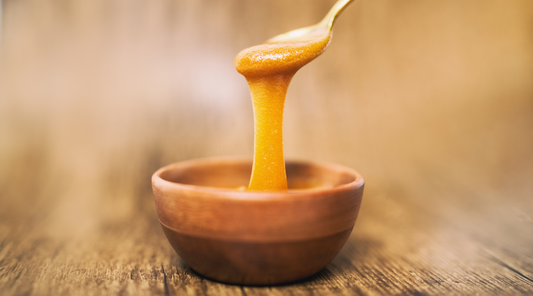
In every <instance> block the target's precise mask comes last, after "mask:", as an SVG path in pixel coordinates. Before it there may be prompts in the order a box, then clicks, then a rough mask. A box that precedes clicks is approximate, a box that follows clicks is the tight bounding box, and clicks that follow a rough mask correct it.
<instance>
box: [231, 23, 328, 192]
mask: <svg viewBox="0 0 533 296" xmlns="http://www.w3.org/2000/svg"><path fill="white" fill-rule="evenodd" d="M330 36H331V35H330V34H329V33H327V34H324V35H322V36H319V37H317V38H313V39H311V40H306V41H299V42H290V43H274V44H262V45H257V46H254V47H250V48H247V49H245V50H243V51H241V52H240V53H239V54H238V55H237V57H236V58H235V68H236V69H237V71H238V72H239V73H241V74H242V75H243V76H244V77H246V80H247V81H248V85H249V87H250V93H251V95H252V102H253V109H254V127H255V131H254V159H253V168H252V176H251V178H250V183H249V185H248V190H252V191H283V190H287V189H288V187H287V176H286V173H285V159H284V157H283V109H284V106H285V96H286V94H287V89H288V87H289V84H290V82H291V80H292V77H293V76H294V74H295V73H296V72H297V71H298V70H299V69H300V68H301V67H303V66H304V65H306V64H307V63H309V62H310V61H312V60H314V59H315V58H316V57H318V56H319V55H320V54H321V53H322V52H324V50H325V49H326V47H327V45H328V43H329V41H330Z"/></svg>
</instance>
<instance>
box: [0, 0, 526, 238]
mask: <svg viewBox="0 0 533 296" xmlns="http://www.w3.org/2000/svg"><path fill="white" fill-rule="evenodd" d="M334 2H335V1H333V0H327V1H326V0H323V1H318V0H313V1H309V0H291V1H286V0H275V1H274V0H262V1H245V0H227V1H209V0H199V1H179V0H157V1H144V0H92V1H71V0H24V1H14V0H4V1H2V24H1V46H0V75H1V76H0V83H1V85H0V95H1V97H0V202H1V206H0V217H2V218H1V221H2V223H1V225H2V226H0V235H1V234H2V233H7V232H8V230H7V229H8V228H9V229H10V228H11V227H14V225H17V223H18V222H21V221H26V220H27V219H33V220H32V221H39V222H38V223H36V224H33V227H37V228H39V229H41V230H42V231H44V232H47V231H48V232H49V234H48V235H51V236H58V237H61V236H62V235H67V236H71V235H73V234H76V233H77V234H79V233H87V232H88V231H90V230H92V229H95V228H97V227H98V226H99V225H100V226H101V225H103V224H102V223H104V224H105V223H107V224H105V225H113V223H118V222H121V221H128V220H131V219H132V218H135V217H136V215H138V213H139V212H144V211H146V212H147V213H148V212H149V213H150V217H151V219H154V211H153V205H152V203H153V202H152V200H151V198H150V196H151V188H150V176H151V174H152V173H153V172H154V171H155V170H156V169H157V168H158V167H160V166H163V165H166V164H169V163H172V162H176V161H180V160H185V159H191V158H198V157H206V156H218V155H248V156H250V157H251V156H252V150H253V114H252V108H251V102H250V95H249V93H248V88H247V84H246V81H245V79H244V78H243V77H242V76H240V75H239V74H238V73H237V72H236V71H235V69H234V67H233V59H234V57H235V55H236V54H237V53H238V52H239V51H240V50H242V49H244V48H246V47H249V46H252V45H256V44H259V43H262V42H263V41H265V40H266V39H268V38H270V37H272V36H274V35H277V34H280V33H283V32H286V31H289V30H292V29H295V28H299V27H302V26H307V25H311V24H314V23H316V22H318V21H319V20H320V19H321V18H322V17H323V16H324V15H325V14H326V12H327V11H328V10H329V8H330V7H331V6H332V5H333V3H334ZM284 139H285V142H284V145H285V153H286V157H287V158H298V159H313V160H323V161H331V162H336V163H340V164H343V165H347V166H350V167H352V168H355V169H356V170H358V171H359V172H360V173H361V174H363V176H364V177H365V179H366V183H367V187H366V190H367V191H366V192H367V193H366V194H367V197H368V199H366V200H365V204H364V205H363V213H364V212H365V211H372V208H373V206H375V208H376V211H378V210H377V207H378V206H379V205H378V204H377V203H376V201H379V200H380V196H381V201H383V200H384V199H387V200H391V201H390V202H391V203H394V204H396V205H397V207H396V208H395V209H397V208H399V209H401V207H402V206H401V205H402V204H407V203H410V204H415V205H422V206H426V207H435V208H438V207H439V205H441V204H442V203H444V201H443V200H442V199H443V196H444V197H447V198H456V199H457V203H455V204H454V206H457V205H461V206H464V207H466V208H468V207H472V208H475V207H483V206H485V205H487V204H488V205H487V207H489V206H490V205H491V203H490V201H491V200H504V199H505V200H509V202H513V209H516V210H517V211H520V209H523V207H524V206H529V207H530V209H531V206H532V203H533V201H532V200H533V198H531V194H532V192H533V153H532V151H533V2H532V1H530V0H511V1H499V0H485V1H478V0H448V1H423V0H402V1H390V0H388V1H387V0H372V1H368V0H359V1H356V2H355V3H353V4H351V5H350V6H349V7H348V8H347V9H346V10H345V11H344V12H343V14H342V15H341V17H340V18H339V19H338V22H337V24H336V28H335V32H334V37H333V41H332V43H331V45H330V47H329V48H328V50H327V51H326V52H325V53H324V54H323V55H322V56H321V57H320V58H318V59H317V60H315V61H314V62H312V63H311V64H309V65H308V66H306V67H304V68H303V69H302V70H300V71H299V72H298V73H297V75H296V76H295V78H294V80H293V82H292V84H291V86H290V88H289V93H288V97H287V101H286V109H285V130H284ZM450 184H454V185H453V187H454V189H453V192H449V191H450V189H449V187H448V186H449V185H450ZM458 191H460V192H461V194H460V195H457V196H461V199H460V200H459V197H454V196H456V195H454V192H455V193H456V192H458ZM391 192H395V194H392V195H391V194H389V193H391ZM399 192H400V193H401V194H399ZM435 192H441V193H443V194H441V195H435V194H434V193H435ZM444 193H446V194H444ZM448 195H449V196H448ZM383 196H385V197H383ZM395 198H396V200H394V199H395ZM373 200H374V201H373ZM381 205H383V203H381ZM365 207H366V208H365ZM145 208H146V209H147V210H144V209H145ZM379 211H381V210H379ZM396 212H397V211H396ZM22 213H24V214H22ZM400 213H401V210H400ZM523 214H525V215H526V218H527V217H529V218H528V219H532V218H531V215H530V212H526V213H523ZM527 215H529V216H527ZM102 221H104V222H102ZM154 221H155V220H154ZM532 221H533V220H532ZM74 224H75V225H74ZM36 225H39V226H36ZM2 229H3V230H2ZM84 229H85V230H84ZM2 231H3V232H2ZM84 231H85V232H84Z"/></svg>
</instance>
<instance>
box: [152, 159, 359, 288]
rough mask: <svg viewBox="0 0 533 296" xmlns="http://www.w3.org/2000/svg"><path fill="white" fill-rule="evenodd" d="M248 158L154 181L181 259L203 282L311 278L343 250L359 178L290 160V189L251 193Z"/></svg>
mask: <svg viewBox="0 0 533 296" xmlns="http://www.w3.org/2000/svg"><path fill="white" fill-rule="evenodd" d="M251 169H252V161H251V160H250V159H243V158H208V159H199V160H191V161H185V162H180V163H175V164H172V165H169V166H166V167H164V168H161V169H160V170H158V171H157V172H156V173H155V174H154V175H153V177H152V186H153V191H154V198H155V204H156V208H157V215H158V216H159V221H160V223H161V226H162V227H163V231H164V232H165V235H166V236H167V238H168V240H169V242H170V244H171V245H172V247H173V248H174V250H176V252H177V253H178V255H179V256H180V257H181V259H182V260H183V261H184V262H185V263H186V264H187V265H189V267H191V268H192V269H194V270H195V271H196V272H198V273H199V274H202V275H204V276H206V277H208V278H211V279H214V280H217V281H221V282H226V283H232V284H244V285H271V284H281V283H287V282H292V281H296V280H300V279H304V278H306V277H309V276H311V275H313V274H315V273H317V272H318V271H320V270H321V269H322V268H324V267H325V266H326V265H327V264H328V263H329V262H330V261H331V260H333V258H334V257H335V256H336V255H337V253H338V252H339V251H340V249H341V248H342V246H343V245H344V243H345V242H346V240H347V239H348V237H349V236H350V233H351V231H352V228H353V226H354V224H355V220H356V219H357V214H358V212H359V208H360V206H361V198H362V196H363V187H364V181H363V178H362V177H361V176H360V175H359V174H358V173H357V172H355V171H354V170H352V169H349V168H346V167H342V166H338V165H333V164H326V163H315V162H297V161H288V162H287V163H286V169H287V179H288V183H289V191H288V192H250V191H239V190H237V188H239V187H241V186H246V185H247V183H248V181H249V178H250V173H251Z"/></svg>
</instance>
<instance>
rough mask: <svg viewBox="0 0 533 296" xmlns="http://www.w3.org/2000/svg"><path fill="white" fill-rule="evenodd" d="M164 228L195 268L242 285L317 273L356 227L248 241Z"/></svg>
mask: <svg viewBox="0 0 533 296" xmlns="http://www.w3.org/2000/svg"><path fill="white" fill-rule="evenodd" d="M161 227H162V228H163V231H164V233H165V235H166V237H167V238H168V240H169V242H170V244H171V245H172V247H173V248H174V250H175V251H176V253H178V255H179V256H180V257H181V259H182V260H183V261H184V262H185V263H186V264H187V265H188V266H189V267H190V268H192V269H193V270H194V271H196V272H197V273H199V274H201V275H203V276H205V277H207V278H211V279H213V280H216V281H220V282H224V283H230V284H241V285H274V284H283V283H289V282H294V281H298V280H302V279H305V278H307V277H310V276H312V275H314V274H315V273H317V272H319V271H320V270H322V269H323V268H324V267H326V265H327V264H328V263H329V262H331V260H333V258H334V257H335V256H336V255H337V253H338V252H339V251H340V249H341V248H342V246H343V245H344V243H345V242H346V240H347V239H348V237H349V236H350V233H351V232H352V228H353V227H351V228H349V229H346V230H344V231H341V232H339V233H336V234H333V235H329V236H326V237H321V238H315V239H309V240H303V241H294V242H246V241H231V240H218V239H213V238H201V237H195V236H191V235H188V234H183V233H179V232H178V231H176V230H174V229H170V228H168V227H166V226H165V225H163V224H161ZM326 246H329V247H326Z"/></svg>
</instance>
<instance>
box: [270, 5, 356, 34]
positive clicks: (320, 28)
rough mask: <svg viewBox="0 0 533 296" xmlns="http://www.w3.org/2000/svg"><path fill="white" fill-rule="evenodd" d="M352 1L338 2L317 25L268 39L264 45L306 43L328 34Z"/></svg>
mask: <svg viewBox="0 0 533 296" xmlns="http://www.w3.org/2000/svg"><path fill="white" fill-rule="evenodd" d="M353 1H354V0H339V1H337V3H335V5H333V7H332V8H331V9H330V11H329V12H328V14H326V16H325V17H324V18H323V19H322V20H321V21H320V22H319V23H318V24H316V25H313V26H309V27H304V28H300V29H296V30H292V31H289V32H287V33H283V34H280V35H278V36H275V37H273V38H270V39H269V40H267V42H266V43H281V42H283V43H285V42H298V41H307V40H311V39H314V38H317V37H320V36H324V35H325V34H329V33H331V31H332V30H333V24H334V23H335V20H336V19H337V16H339V14H340V13H341V12H342V11H343V10H344V8H346V6H348V4H350V3H352V2H353Z"/></svg>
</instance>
